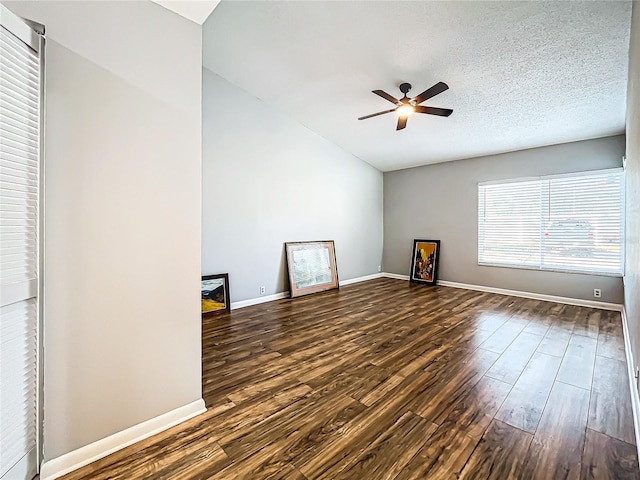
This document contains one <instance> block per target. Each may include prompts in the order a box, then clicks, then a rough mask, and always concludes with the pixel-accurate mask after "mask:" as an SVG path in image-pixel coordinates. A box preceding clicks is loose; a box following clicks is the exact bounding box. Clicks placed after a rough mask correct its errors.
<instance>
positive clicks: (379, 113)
mask: <svg viewBox="0 0 640 480" xmlns="http://www.w3.org/2000/svg"><path fill="white" fill-rule="evenodd" d="M395 111H396V109H395V108H392V109H391V110H385V111H384V112H378V113H372V114H371V115H365V116H364V117H360V118H358V120H366V119H367V118H371V117H377V116H378V115H384V114H385V113H391V112H395Z"/></svg>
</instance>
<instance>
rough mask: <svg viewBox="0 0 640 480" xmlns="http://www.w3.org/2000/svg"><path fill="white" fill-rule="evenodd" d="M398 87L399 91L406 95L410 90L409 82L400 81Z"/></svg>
mask: <svg viewBox="0 0 640 480" xmlns="http://www.w3.org/2000/svg"><path fill="white" fill-rule="evenodd" d="M399 88H400V91H401V92H402V93H404V94H405V95H406V94H407V93H408V92H409V90H411V84H410V83H401V84H400V87H399Z"/></svg>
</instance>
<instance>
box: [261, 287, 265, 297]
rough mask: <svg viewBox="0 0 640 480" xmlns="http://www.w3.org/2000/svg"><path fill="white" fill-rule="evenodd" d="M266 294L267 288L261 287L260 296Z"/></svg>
mask: <svg viewBox="0 0 640 480" xmlns="http://www.w3.org/2000/svg"><path fill="white" fill-rule="evenodd" d="M264 292H265V288H264V285H263V286H262V287H260V295H264Z"/></svg>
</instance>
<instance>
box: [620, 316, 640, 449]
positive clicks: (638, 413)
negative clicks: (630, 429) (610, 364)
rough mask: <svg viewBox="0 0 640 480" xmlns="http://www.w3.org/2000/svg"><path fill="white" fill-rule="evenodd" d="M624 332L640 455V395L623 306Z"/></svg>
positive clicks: (637, 446) (634, 423) (634, 422)
mask: <svg viewBox="0 0 640 480" xmlns="http://www.w3.org/2000/svg"><path fill="white" fill-rule="evenodd" d="M622 333H623V336H624V351H625V354H626V357H627V372H628V374H629V389H630V390H631V408H632V410H633V426H634V430H635V433H636V448H637V450H638V457H640V395H638V389H637V388H636V385H637V384H636V372H635V365H636V362H635V359H634V358H633V351H632V350H631V336H630V335H629V323H628V319H627V310H626V308H624V307H622Z"/></svg>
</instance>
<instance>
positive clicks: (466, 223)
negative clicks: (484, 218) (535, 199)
mask: <svg viewBox="0 0 640 480" xmlns="http://www.w3.org/2000/svg"><path fill="white" fill-rule="evenodd" d="M624 141H625V140H624V136H623V135H619V136H615V137H606V138H600V139H596V140H586V141H583V142H573V143H565V144H562V145H554V146H550V147H542V148H533V149H530V150H521V151H518V152H511V153H504V154H501V155H490V156H486V157H478V158H472V159H469V160H460V161H456V162H446V163H439V164H436V165H427V166H425V167H416V168H410V169H406V170H398V171H395V172H387V173H385V174H384V219H385V224H384V255H383V256H384V268H385V271H387V272H392V273H399V274H404V275H408V274H409V268H410V267H409V264H410V260H411V258H410V255H411V246H412V242H413V239H414V238H433V239H440V240H442V255H441V257H440V260H441V262H440V267H439V278H440V279H441V280H448V281H452V282H460V283H468V284H472V285H483V286H488V287H496V288H505V289H510V290H519V291H524V292H533V293H541V294H547V295H558V296H563V297H570V298H580V299H585V300H593V289H594V288H600V289H602V298H601V300H602V301H604V302H612V303H622V299H623V287H622V279H621V278H616V277H603V276H598V275H584V274H576V273H557V272H543V271H537V270H523V269H516V268H501V267H487V266H481V265H478V182H484V181H489V180H506V179H510V178H522V177H531V176H539V175H552V174H558V173H570V172H579V171H586V170H597V169H602V168H614V167H620V166H621V165H622V156H623V155H624Z"/></svg>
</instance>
